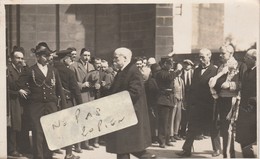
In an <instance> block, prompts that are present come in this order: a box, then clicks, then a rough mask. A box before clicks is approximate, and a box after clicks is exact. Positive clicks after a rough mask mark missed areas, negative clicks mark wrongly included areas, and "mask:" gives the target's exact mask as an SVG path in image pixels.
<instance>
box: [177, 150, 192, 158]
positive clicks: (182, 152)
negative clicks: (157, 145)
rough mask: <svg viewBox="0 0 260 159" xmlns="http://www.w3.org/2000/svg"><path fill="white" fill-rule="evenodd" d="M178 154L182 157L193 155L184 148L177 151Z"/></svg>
mask: <svg viewBox="0 0 260 159" xmlns="http://www.w3.org/2000/svg"><path fill="white" fill-rule="evenodd" d="M176 155H178V156H180V157H190V156H191V152H188V151H185V150H183V151H181V152H178V153H176Z"/></svg>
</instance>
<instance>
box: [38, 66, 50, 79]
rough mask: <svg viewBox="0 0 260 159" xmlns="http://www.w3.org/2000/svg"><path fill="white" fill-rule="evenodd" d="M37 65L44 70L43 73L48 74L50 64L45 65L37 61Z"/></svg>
mask: <svg viewBox="0 0 260 159" xmlns="http://www.w3.org/2000/svg"><path fill="white" fill-rule="evenodd" d="M37 66H38V67H39V69H40V70H41V71H42V73H43V74H44V76H45V77H46V76H47V72H48V66H47V65H45V66H43V65H42V64H40V63H38V62H37Z"/></svg>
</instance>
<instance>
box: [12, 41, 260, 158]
mask: <svg viewBox="0 0 260 159" xmlns="http://www.w3.org/2000/svg"><path fill="white" fill-rule="evenodd" d="M31 51H32V52H33V53H34V54H35V57H36V61H37V62H36V64H34V65H32V66H30V67H29V66H28V65H27V64H26V62H25V60H24V55H25V51H24V49H23V48H22V47H16V46H15V47H14V48H13V50H12V52H11V54H10V60H8V62H7V131H8V133H7V142H8V143H7V150H8V155H10V156H14V157H22V156H23V154H28V153H30V154H32V155H33V158H35V159H51V158H52V155H53V153H54V152H55V153H62V151H60V150H55V151H50V150H49V148H48V146H47V143H46V140H45V137H44V133H43V130H42V127H41V124H40V118H41V117H42V116H44V115H47V114H50V113H53V112H56V111H59V110H62V109H66V108H69V107H73V106H75V105H79V104H82V103H86V102H90V101H93V100H95V99H98V98H102V97H105V96H108V95H111V94H114V93H117V92H120V91H124V90H127V91H128V92H129V93H130V96H131V99H132V102H133V105H134V109H135V112H136V115H137V119H138V123H137V125H135V126H131V127H128V128H125V129H123V130H119V131H116V132H113V133H110V134H108V135H105V136H101V137H97V138H94V139H91V140H87V141H83V142H81V143H75V144H74V145H70V146H67V147H65V148H64V149H65V150H66V154H65V159H79V156H76V155H74V154H73V152H72V150H74V152H75V153H82V149H86V150H90V151H91V150H94V149H95V148H99V144H104V145H105V146H106V150H107V152H109V153H115V154H117V159H130V154H132V155H134V156H136V157H138V158H155V157H156V156H155V155H153V154H150V153H148V152H147V151H146V148H147V147H149V146H151V144H152V143H153V144H158V146H159V147H160V148H162V149H164V148H165V147H167V146H173V145H174V143H175V142H178V141H179V140H185V142H184V145H183V151H181V152H178V153H177V155H179V156H181V157H190V156H191V155H192V153H191V152H192V147H193V142H194V140H202V139H204V138H208V136H210V138H211V141H212V149H213V153H212V156H213V157H216V156H219V155H220V154H221V153H222V154H223V157H224V158H235V150H234V142H235V141H237V142H238V143H240V145H241V149H242V153H243V156H244V157H245V158H254V157H255V153H254V152H253V150H252V146H253V145H254V144H256V132H257V131H256V125H257V123H256V112H257V109H256V103H257V102H256V67H257V66H256V56H257V50H256V49H254V48H253V49H249V50H248V51H247V52H246V54H245V57H244V60H243V61H237V60H236V59H235V58H234V56H233V55H234V53H235V48H234V46H233V45H231V44H224V45H223V46H221V47H220V61H221V65H220V66H216V65H214V64H213V63H212V60H211V56H212V53H211V51H210V50H209V49H207V48H203V49H201V50H200V51H199V64H198V65H196V64H195V63H194V62H193V61H192V60H190V59H185V60H183V61H178V62H177V61H175V58H174V55H173V56H172V55H170V54H169V55H168V56H165V57H162V58H161V60H160V61H159V62H156V60H155V58H153V57H151V58H147V57H145V56H144V57H133V55H132V51H131V50H130V49H128V48H124V47H121V48H118V49H116V50H115V51H114V54H113V63H112V65H111V66H110V65H109V62H108V61H106V60H105V59H102V58H99V57H92V56H91V51H90V50H89V49H88V48H82V49H81V51H80V54H79V57H77V50H76V49H75V48H73V47H70V48H67V49H66V50H60V51H57V52H56V51H52V50H51V49H50V48H49V46H48V45H47V43H45V42H40V43H39V44H37V46H36V47H35V48H32V49H31ZM29 132H32V134H31V135H32V143H30V137H29ZM220 137H222V138H223V141H222V145H221V141H220Z"/></svg>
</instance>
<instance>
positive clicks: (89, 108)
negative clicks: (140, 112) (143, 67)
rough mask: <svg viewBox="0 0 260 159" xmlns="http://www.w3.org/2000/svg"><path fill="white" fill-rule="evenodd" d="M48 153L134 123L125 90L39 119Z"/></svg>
mask: <svg viewBox="0 0 260 159" xmlns="http://www.w3.org/2000/svg"><path fill="white" fill-rule="evenodd" d="M41 124H42V128H43V131H44V134H45V137H46V140H47V144H48V146H49V149H50V150H55V149H59V148H62V147H65V146H68V145H72V144H75V143H78V142H81V141H84V140H87V139H91V138H95V137H97V136H101V135H104V134H108V133H110V132H114V131H117V130H120V129H124V128H126V127H130V126H132V125H135V124H137V118H136V114H135V111H134V107H133V104H132V101H131V98H130V95H129V93H128V92H127V91H123V92H120V93H117V94H113V95H110V96H107V97H104V98H100V99H97V100H94V101H91V102H88V103H84V104H81V105H77V106H74V107H72V108H68V109H64V110H61V111H59V112H55V113H52V114H49V115H46V116H43V117H42V118H41Z"/></svg>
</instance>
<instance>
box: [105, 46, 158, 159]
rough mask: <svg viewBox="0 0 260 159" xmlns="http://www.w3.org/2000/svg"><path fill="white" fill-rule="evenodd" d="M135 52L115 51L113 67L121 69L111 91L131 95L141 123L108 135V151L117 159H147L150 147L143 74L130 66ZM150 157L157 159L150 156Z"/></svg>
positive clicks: (132, 65)
mask: <svg viewBox="0 0 260 159" xmlns="http://www.w3.org/2000/svg"><path fill="white" fill-rule="evenodd" d="M131 58H132V51H131V50H129V49H127V48H118V49H116V50H115V52H114V59H113V62H114V66H115V67H116V68H117V69H118V70H119V71H118V73H117V75H116V77H115V79H114V82H113V84H112V86H111V88H110V94H114V93H118V92H121V91H124V90H127V91H128V92H129V93H130V96H131V99H132V102H133V105H134V109H135V112H136V116H137V119H138V123H137V124H136V125H134V126H131V127H128V128H125V129H123V130H119V131H116V132H113V133H111V134H109V136H108V137H107V142H106V151H107V152H110V153H116V154H117V159H130V153H131V154H133V155H135V156H137V157H138V158H143V157H147V155H150V154H147V152H146V151H145V149H146V148H147V147H148V146H150V145H151V132H150V126H149V116H148V108H147V104H146V96H145V90H144V85H143V79H142V74H141V73H140V71H139V70H138V68H137V67H136V66H135V64H132V63H130V62H131ZM149 157H155V156H153V155H150V156H149Z"/></svg>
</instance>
